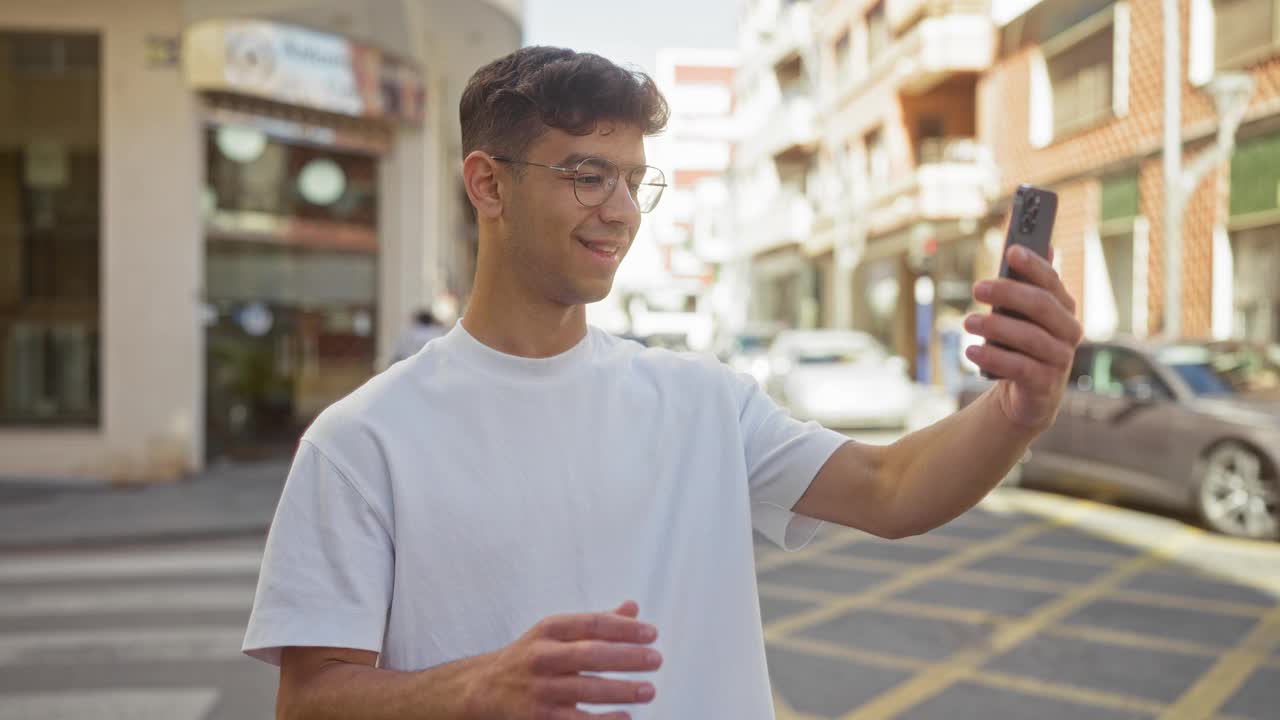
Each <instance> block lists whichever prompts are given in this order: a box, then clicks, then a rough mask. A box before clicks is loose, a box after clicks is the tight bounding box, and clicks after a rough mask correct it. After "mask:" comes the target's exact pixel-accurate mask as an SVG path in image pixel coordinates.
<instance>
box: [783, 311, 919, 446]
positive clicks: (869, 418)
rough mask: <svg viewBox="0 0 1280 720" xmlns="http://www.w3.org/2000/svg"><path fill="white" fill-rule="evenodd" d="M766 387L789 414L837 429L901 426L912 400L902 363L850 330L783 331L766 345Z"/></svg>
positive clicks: (903, 425) (868, 336)
mask: <svg viewBox="0 0 1280 720" xmlns="http://www.w3.org/2000/svg"><path fill="white" fill-rule="evenodd" d="M769 368H770V371H769V385H768V387H769V391H770V393H771V394H772V395H773V397H774V398H775V399H776V400H777V401H778V402H779V403H782V404H783V405H785V406H787V407H788V408H789V409H790V410H791V413H792V415H794V416H795V417H797V418H800V419H803V420H817V421H818V422H820V423H822V424H823V425H826V426H827V427H830V428H835V429H840V430H852V429H867V428H902V427H905V426H906V424H907V416H908V414H909V413H910V411H911V405H912V401H913V399H914V393H915V389H914V385H913V384H912V382H911V378H910V377H908V375H907V363H906V361H905V360H903V359H902V358H900V357H891V356H890V355H889V353H888V351H887V350H885V348H884V346H883V345H881V344H880V343H879V341H877V340H876V339H875V338H873V337H872V336H870V335H868V334H866V333H862V332H856V331H852V330H787V331H784V332H782V333H779V335H778V337H777V338H776V339H775V340H774V341H773V345H772V346H771V347H770V349H769Z"/></svg>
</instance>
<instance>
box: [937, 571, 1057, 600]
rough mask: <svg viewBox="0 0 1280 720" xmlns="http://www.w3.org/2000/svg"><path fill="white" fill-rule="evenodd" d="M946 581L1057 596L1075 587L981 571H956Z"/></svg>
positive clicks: (1051, 581) (1055, 582)
mask: <svg viewBox="0 0 1280 720" xmlns="http://www.w3.org/2000/svg"><path fill="white" fill-rule="evenodd" d="M947 579H948V580H955V581H956V582H962V583H969V584H972V585H987V586H989V587H994V588H1000V589H1003V590H1031V591H1033V592H1041V593H1051V594H1054V595H1057V594H1059V593H1063V592H1066V591H1068V590H1070V589H1071V588H1074V587H1076V584H1075V583H1069V582H1063V581H1061V580H1046V579H1045V578H1033V577H1026V578H1023V577H1017V576H1016V575H1001V574H999V573H989V572H983V571H981V570H957V571H956V572H953V573H951V576H950V577H949V578H947Z"/></svg>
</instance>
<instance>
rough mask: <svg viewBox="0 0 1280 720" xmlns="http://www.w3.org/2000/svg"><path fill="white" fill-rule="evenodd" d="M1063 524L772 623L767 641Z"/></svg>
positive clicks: (1019, 533)
mask: <svg viewBox="0 0 1280 720" xmlns="http://www.w3.org/2000/svg"><path fill="white" fill-rule="evenodd" d="M1059 522H1060V521H1056V520H1054V521H1045V522H1041V523H1036V524H1034V525H1030V526H1025V527H1022V528H1021V529H1018V530H1014V531H1012V532H1009V533H1006V534H1005V535H1002V536H1000V537H998V538H996V539H993V540H988V541H985V542H982V543H978V544H977V545H974V546H973V547H970V548H968V549H965V550H959V551H957V552H955V553H953V554H952V555H949V556H947V557H944V558H941V559H939V560H937V561H935V562H933V563H930V564H928V565H924V566H918V567H914V568H913V569H911V570H909V571H907V572H904V573H902V574H900V575H898V576H897V577H891V578H886V579H885V581H884V582H882V583H879V584H877V585H876V586H874V587H872V588H869V589H867V590H863V591H862V592H859V593H854V594H851V595H846V596H843V597H841V598H839V599H838V600H833V601H832V602H830V603H827V604H826V605H824V606H822V607H819V608H815V609H813V610H808V611H806V612H802V613H798V614H796V615H792V616H789V617H786V618H783V619H781V620H777V621H775V622H772V623H769V624H768V625H766V626H765V629H764V632H765V641H766V642H768V641H772V640H775V639H777V638H781V637H785V636H787V635H789V634H790V633H792V632H794V631H796V630H799V629H803V628H805V627H809V626H812V625H817V624H818V623H822V622H826V621H827V620H832V619H835V618H837V617H839V616H840V615H843V614H844V613H846V612H848V611H850V610H853V609H855V608H862V607H868V606H871V605H875V604H876V603H879V602H881V601H883V600H884V599H885V598H887V597H889V596H890V595H893V594H895V593H898V592H900V591H902V590H905V589H907V588H909V587H913V586H915V585H919V584H921V583H923V582H926V581H928V580H933V579H935V578H937V577H940V576H942V575H945V574H946V573H949V572H951V571H952V570H955V569H956V568H959V567H961V566H963V565H966V564H968V563H970V562H972V561H974V560H978V559H980V558H984V557H987V556H988V555H992V554H994V553H997V552H1000V551H1001V550H1005V549H1008V548H1011V547H1014V546H1016V545H1017V544H1018V543H1020V542H1022V541H1023V540H1026V539H1027V538H1029V537H1032V536H1033V535H1035V534H1036V533H1039V532H1042V531H1044V530H1046V529H1048V528H1050V527H1054V526H1055V525H1058V524H1059Z"/></svg>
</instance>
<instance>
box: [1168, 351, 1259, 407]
mask: <svg viewBox="0 0 1280 720" xmlns="http://www.w3.org/2000/svg"><path fill="white" fill-rule="evenodd" d="M1160 360H1161V361H1162V362H1163V363H1165V364H1166V365H1168V366H1169V367H1170V368H1171V369H1172V370H1173V371H1174V372H1176V373H1178V375H1179V376H1180V377H1181V378H1182V379H1183V381H1185V382H1186V383H1187V385H1189V386H1190V387H1191V390H1192V391H1193V392H1194V393H1195V394H1197V395H1237V394H1248V393H1254V392H1268V391H1275V390H1277V389H1280V363H1277V362H1275V361H1274V360H1273V359H1272V358H1271V357H1270V356H1269V354H1268V352H1266V351H1264V350H1262V349H1260V348H1255V347H1252V346H1248V345H1218V346H1201V345H1186V346H1175V347H1170V348H1166V349H1165V350H1163V351H1161V353H1160Z"/></svg>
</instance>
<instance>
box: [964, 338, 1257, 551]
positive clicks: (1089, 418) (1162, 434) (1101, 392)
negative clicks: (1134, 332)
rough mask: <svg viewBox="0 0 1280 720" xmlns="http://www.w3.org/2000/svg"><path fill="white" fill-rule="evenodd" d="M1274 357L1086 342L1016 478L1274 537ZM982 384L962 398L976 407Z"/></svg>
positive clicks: (1213, 346) (1227, 348) (1244, 349)
mask: <svg viewBox="0 0 1280 720" xmlns="http://www.w3.org/2000/svg"><path fill="white" fill-rule="evenodd" d="M1278 358H1280V351H1278V350H1277V349H1276V348H1274V347H1268V346H1262V345H1250V344H1248V343H1238V342H1237V343H1221V342H1220V343H1211V342H1182V343H1174V344H1147V343H1140V342H1136V341H1128V340H1117V341H1111V342H1089V343H1085V344H1083V345H1082V346H1081V347H1080V349H1079V351H1078V352H1077V354H1076V358H1075V363H1074V366H1073V368H1072V371H1071V379H1070V384H1069V387H1068V389H1067V395H1066V398H1065V400H1064V401H1063V406H1062V411H1061V412H1060V413H1059V415H1058V419H1057V422H1055V423H1054V425H1053V427H1051V428H1050V429H1049V430H1048V431H1046V432H1045V433H1044V434H1043V435H1041V436H1040V437H1039V438H1038V439H1037V440H1036V441H1035V443H1033V444H1032V446H1031V451H1030V453H1028V455H1027V456H1026V457H1025V458H1024V461H1023V463H1022V464H1021V466H1020V467H1019V468H1017V469H1016V470H1017V472H1015V473H1014V477H1015V478H1016V479H1017V480H1019V481H1020V482H1022V483H1024V484H1028V485H1044V486H1057V487H1063V488H1072V489H1076V490H1084V491H1101V492H1102V493H1103V494H1105V495H1113V496H1114V495H1119V496H1125V497H1129V498H1132V499H1137V500H1142V501H1145V502H1149V503H1153V504H1157V505H1163V506H1167V507H1170V508H1174V509H1177V510H1182V511H1192V512H1195V513H1197V514H1198V515H1199V516H1200V517H1201V518H1202V519H1203V521H1204V523H1205V524H1206V525H1207V526H1209V527H1210V528H1212V529H1214V530H1217V531H1219V532H1222V533H1225V534H1228V535H1234V536H1238V537H1246V538H1257V539H1273V540H1274V539H1280V511H1278V509H1277V503H1278V501H1280V360H1278ZM983 389H985V388H984V387H983V385H979V384H976V383H975V385H973V386H971V387H970V388H968V389H967V390H966V391H965V392H963V393H962V394H961V397H960V404H961V406H963V405H965V404H968V403H969V402H972V401H973V399H974V398H975V397H977V395H978V394H980V393H981V391H982V390H983Z"/></svg>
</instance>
